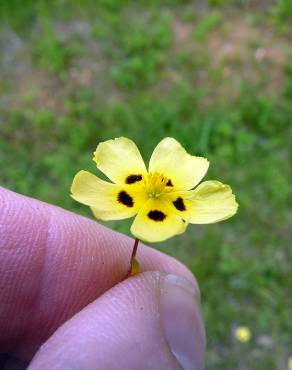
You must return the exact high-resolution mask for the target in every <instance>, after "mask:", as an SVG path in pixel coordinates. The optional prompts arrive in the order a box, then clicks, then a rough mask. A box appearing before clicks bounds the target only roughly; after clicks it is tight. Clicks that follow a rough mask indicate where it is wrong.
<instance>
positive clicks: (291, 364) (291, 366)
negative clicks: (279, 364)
mask: <svg viewBox="0 0 292 370" xmlns="http://www.w3.org/2000/svg"><path fill="white" fill-rule="evenodd" d="M288 370H292V356H291V357H289V358H288Z"/></svg>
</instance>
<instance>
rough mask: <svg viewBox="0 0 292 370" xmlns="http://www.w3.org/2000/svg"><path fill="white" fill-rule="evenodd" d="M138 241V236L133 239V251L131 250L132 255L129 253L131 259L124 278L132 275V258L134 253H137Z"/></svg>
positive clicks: (133, 258)
mask: <svg viewBox="0 0 292 370" xmlns="http://www.w3.org/2000/svg"><path fill="white" fill-rule="evenodd" d="M139 241H140V240H139V239H138V238H136V239H135V242H134V246H133V251H132V255H131V260H130V267H129V270H128V273H127V276H126V278H128V277H129V276H131V275H132V271H133V265H134V260H135V257H136V253H137V250H138V245H139Z"/></svg>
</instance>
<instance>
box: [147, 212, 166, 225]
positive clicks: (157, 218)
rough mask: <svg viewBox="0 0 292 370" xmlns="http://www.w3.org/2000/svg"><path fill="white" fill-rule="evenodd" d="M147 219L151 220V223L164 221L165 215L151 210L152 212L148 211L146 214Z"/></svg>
mask: <svg viewBox="0 0 292 370" xmlns="http://www.w3.org/2000/svg"><path fill="white" fill-rule="evenodd" d="M148 217H149V218H150V219H151V220H153V221H159V222H160V221H163V220H165V218H166V214H165V213H163V212H161V211H158V210H157V209H155V210H153V211H150V212H149V213H148Z"/></svg>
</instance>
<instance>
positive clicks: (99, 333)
mask: <svg viewBox="0 0 292 370" xmlns="http://www.w3.org/2000/svg"><path fill="white" fill-rule="evenodd" d="M203 368H204V329H203V324H202V320H201V316H200V309H199V290H198V288H197V287H196V286H194V285H193V283H190V282H188V281H187V280H186V279H184V278H182V277H178V276H176V275H167V274H164V273H159V272H146V273H142V274H139V275H137V276H136V277H132V278H129V279H127V280H125V281H123V282H121V283H120V284H118V285H117V286H115V287H114V288H112V289H110V290H109V291H107V292H106V293H105V294H104V295H102V296H101V297H99V298H98V299H97V300H96V301H94V302H93V303H91V304H90V305H88V306H87V307H86V308H84V309H83V310H82V311H81V312H79V313H78V314H76V315H75V316H74V317H73V318H72V319H70V320H69V321H67V322H66V323H65V324H64V325H63V326H61V327H60V328H59V329H58V330H57V331H56V332H55V333H54V335H53V336H52V337H51V338H50V339H49V340H48V341H47V342H46V343H45V344H44V345H43V346H42V347H41V348H40V350H39V351H38V352H37V354H36V356H35V357H34V359H33V361H32V363H31V365H30V366H29V368H28V369H29V370H38V369H39V370H49V369H50V370H61V369H62V370H69V369H70V370H74V369H76V370H77V369H84V370H93V369H99V370H121V369H127V370H137V369H140V370H153V369H155V370H160V369H161V370H165V369H168V370H175V369H177V370H178V369H184V370H202V369H203Z"/></svg>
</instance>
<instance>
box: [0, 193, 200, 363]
mask: <svg viewBox="0 0 292 370" xmlns="http://www.w3.org/2000/svg"><path fill="white" fill-rule="evenodd" d="M0 205H1V207H0V209H1V212H0V294H1V301H0V348H1V349H2V351H3V352H4V351H11V350H12V349H13V353H14V354H17V355H19V356H20V357H21V358H22V359H29V358H30V357H31V356H32V354H33V353H34V352H35V350H36V348H37V347H38V346H39V344H40V343H42V342H43V341H44V340H46V339H47V338H48V336H49V335H51V334H52V333H53V332H54V331H55V329H56V328H57V327H59V326H60V324H61V323H63V322H64V321H65V320H67V319H68V318H70V317H71V316H72V315H73V314H75V313H76V312H78V311H80V310H81V309H82V308H83V307H85V306H86V305H87V304H88V303H90V302H92V301H93V300H94V299H96V298H97V297H98V296H99V295H101V294H102V293H103V292H105V291H106V290H108V289H110V288H111V287H112V286H114V285H115V284H116V283H118V282H119V281H120V280H121V279H122V278H123V277H124V276H125V274H126V271H127V269H128V264H129V260H130V255H131V248H132V243H133V241H132V240H131V239H130V238H128V237H126V236H124V235H121V234H119V233H115V232H113V231H111V230H109V229H107V228H105V227H103V226H101V225H99V224H97V223H96V222H94V221H91V220H89V219H87V218H84V217H80V216H77V215H75V214H72V213H70V212H67V211H65V210H63V209H61V208H58V207H54V206H51V205H48V204H46V203H43V202H39V201H37V200H33V199H30V198H27V197H23V196H21V195H18V194H16V193H13V192H10V191H7V190H4V189H0ZM138 260H139V261H140V263H141V269H142V271H145V270H160V271H165V272H169V273H174V274H177V275H181V276H184V277H186V278H187V279H189V280H191V281H194V278H193V276H192V274H191V273H190V272H189V271H188V270H187V269H186V268H185V267H184V266H183V265H182V264H180V263H179V262H178V261H176V260H174V259H173V258H171V257H167V256H166V255H164V254H162V253H159V252H158V251H155V250H152V249H151V248H147V247H145V246H140V247H139V250H138Z"/></svg>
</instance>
